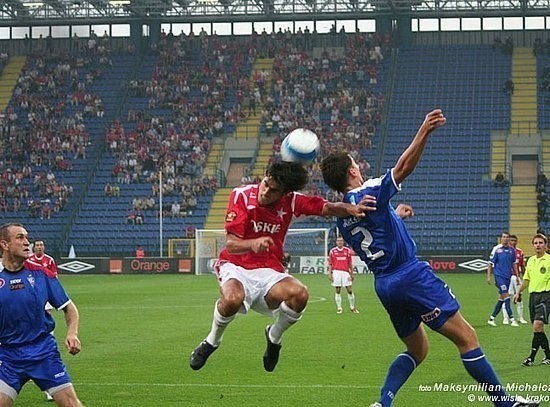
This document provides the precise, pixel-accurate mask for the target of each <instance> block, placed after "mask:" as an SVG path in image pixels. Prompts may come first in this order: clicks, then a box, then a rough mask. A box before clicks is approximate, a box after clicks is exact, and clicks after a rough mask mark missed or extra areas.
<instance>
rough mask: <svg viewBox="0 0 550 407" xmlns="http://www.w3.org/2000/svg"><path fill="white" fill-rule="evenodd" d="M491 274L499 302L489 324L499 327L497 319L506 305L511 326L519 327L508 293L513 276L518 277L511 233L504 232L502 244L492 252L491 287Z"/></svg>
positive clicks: (489, 277) (489, 274)
mask: <svg viewBox="0 0 550 407" xmlns="http://www.w3.org/2000/svg"><path fill="white" fill-rule="evenodd" d="M491 273H494V275H495V285H496V286H497V290H498V301H497V303H496V305H495V308H494V309H493V313H492V314H491V316H490V317H489V320H488V321H487V323H488V324H489V325H491V326H497V324H496V322H495V317H496V316H497V315H498V314H499V312H500V310H501V309H502V305H504V307H505V309H506V312H507V314H508V318H510V326H519V324H518V323H517V321H516V320H515V318H514V314H513V312H512V307H511V306H510V294H509V293H508V289H509V288H510V282H511V280H512V274H515V275H518V269H517V257H516V249H514V248H513V247H512V246H510V233H508V232H502V234H501V235H500V244H497V245H496V246H495V247H493V250H491V255H490V256H489V265H488V266H487V284H489V285H490V284H492V280H491Z"/></svg>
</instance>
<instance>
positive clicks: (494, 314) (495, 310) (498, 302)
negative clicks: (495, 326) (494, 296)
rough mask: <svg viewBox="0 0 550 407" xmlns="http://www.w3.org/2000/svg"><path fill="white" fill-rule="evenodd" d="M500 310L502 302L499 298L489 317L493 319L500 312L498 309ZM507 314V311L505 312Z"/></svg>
mask: <svg viewBox="0 0 550 407" xmlns="http://www.w3.org/2000/svg"><path fill="white" fill-rule="evenodd" d="M501 308H502V300H501V299H500V298H499V300H498V301H497V303H496V305H495V309H494V310H493V313H492V314H491V316H492V317H493V318H494V317H496V316H497V315H498V313H499V312H500V309H501ZM506 311H507V312H508V310H506Z"/></svg>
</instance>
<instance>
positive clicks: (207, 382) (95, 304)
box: [15, 274, 550, 407]
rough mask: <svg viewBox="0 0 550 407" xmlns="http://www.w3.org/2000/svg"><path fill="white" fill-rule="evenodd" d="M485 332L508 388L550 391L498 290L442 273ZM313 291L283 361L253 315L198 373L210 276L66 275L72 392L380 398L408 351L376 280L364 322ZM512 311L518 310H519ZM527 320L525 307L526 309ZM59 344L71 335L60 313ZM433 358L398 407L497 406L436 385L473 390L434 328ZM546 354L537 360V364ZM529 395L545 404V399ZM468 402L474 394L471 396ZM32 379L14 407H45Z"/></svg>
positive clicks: (87, 400)
mask: <svg viewBox="0 0 550 407" xmlns="http://www.w3.org/2000/svg"><path fill="white" fill-rule="evenodd" d="M442 277H443V279H444V280H446V281H447V282H448V283H449V285H450V286H451V287H452V289H453V292H454V293H455V294H456V295H457V297H458V298H459V300H460V302H461V304H462V312H463V314H464V315H465V316H466V318H467V319H468V320H469V321H470V322H471V323H472V325H474V326H475V328H476V329H477V332H478V335H479V337H480V341H481V343H482V346H483V349H484V351H485V353H486V354H487V356H488V357H489V359H490V361H491V363H492V364H493V366H494V367H495V368H496V370H497V372H498V374H499V376H500V379H501V381H502V382H503V383H505V384H506V383H512V384H514V383H516V384H519V385H525V384H530V385H533V384H541V383H542V384H543V385H546V386H550V374H549V373H550V366H541V365H535V366H533V367H531V368H525V367H522V366H521V365H520V362H521V361H522V360H523V358H524V357H526V356H527V354H528V352H529V348H530V344H531V337H532V334H531V328H530V326H529V325H523V326H521V327H519V328H512V327H510V326H502V325H501V324H500V322H501V319H500V320H499V326H498V327H496V328H494V327H490V326H488V325H486V320H487V317H488V315H489V313H490V311H491V310H492V308H493V306H494V303H495V301H496V289H495V288H494V287H493V286H489V285H487V283H486V282H485V276H484V275H481V274H477V275H476V274H458V275H443V276H442ZM298 278H299V279H300V280H302V281H303V282H304V283H305V284H307V285H308V287H309V289H310V303H309V305H308V308H307V310H306V313H305V315H304V317H303V319H302V321H300V322H299V323H298V324H296V325H295V326H294V327H292V328H291V329H290V330H289V331H287V333H286V334H285V337H284V340H283V349H282V353H281V359H280V361H279V365H278V366H277V368H276V369H275V371H274V372H273V373H267V372H265V371H264V370H263V366H262V354H263V352H264V348H265V339H264V327H265V326H266V325H267V324H268V323H270V321H271V319H269V318H266V317H265V316H262V315H259V314H256V313H254V312H251V313H249V314H248V315H247V316H239V317H238V318H237V319H236V320H235V321H234V322H233V323H232V324H231V325H230V326H229V328H228V329H227V331H226V333H225V338H224V342H223V343H222V345H221V346H220V348H219V349H218V350H217V351H216V352H215V353H214V354H213V355H212V356H211V358H210V359H209V361H208V363H207V364H206V365H205V367H204V368H203V369H202V370H200V371H197V372H195V371H193V370H191V369H190V368H189V364H188V360H189V354H190V353H191V351H192V350H193V349H194V347H195V346H196V345H197V344H198V343H199V342H200V341H201V340H202V339H204V337H205V336H206V334H207V333H208V331H209V329H210V324H211V319H212V309H213V304H214V301H215V300H216V298H217V296H218V287H217V282H216V279H215V278H214V277H213V276H187V275H112V276H111V275H106V276H95V275H82V276H61V277H60V279H61V280H62V282H63V284H64V286H65V288H66V290H67V291H68V292H69V295H70V296H71V297H72V298H73V300H74V301H75V303H76V304H77V306H78V308H79V310H80V314H81V325H80V339H81V341H82V344H83V349H82V352H81V353H80V354H79V355H78V356H75V357H73V356H71V355H69V354H68V353H67V352H66V351H65V349H64V347H63V348H62V355H63V358H64V360H65V362H66V364H67V366H68V369H69V372H70V374H71V377H72V379H73V382H74V383H75V387H76V390H77V392H78V394H79V396H80V398H81V399H82V401H83V402H84V404H85V405H86V406H87V407H93V406H101V407H108V406H113V407H125V406H128V407H164V406H208V407H211V406H220V407H222V406H223V407H225V406H239V407H244V406H254V407H256V406H262V407H269V406H273V407H275V406H277V407H280V406H327V407H328V406H331V407H333V406H359V405H363V406H364V405H367V406H368V405H370V403H372V402H373V401H376V400H377V399H378V395H379V389H380V386H381V384H382V383H383V381H384V377H385V375H386V370H387V368H388V366H389V364H390V363H391V362H392V360H393V358H394V357H395V356H396V355H397V354H398V353H399V352H400V351H402V350H403V346H402V344H401V342H400V341H399V340H398V339H397V337H396V336H395V334H394V332H393V329H392V327H391V324H390V322H389V319H388V317H387V315H386V313H385V311H384V310H383V308H382V307H381V305H380V304H379V302H378V299H377V298H376V296H375V294H374V290H373V277H372V276H371V275H361V276H358V277H357V278H356V281H355V284H354V291H355V294H356V298H357V307H358V308H359V310H360V311H361V313H360V314H352V313H350V312H349V311H348V308H347V296H346V295H345V294H343V295H342V297H343V298H342V300H343V303H344V310H345V311H344V313H343V314H341V315H337V314H336V312H335V305H334V300H333V297H334V293H333V288H332V287H331V286H330V284H329V282H328V280H327V278H326V277H325V276H321V275H304V276H302V275H300V276H298ZM514 312H515V310H514ZM525 315H526V316H527V310H526V311H525ZM56 319H57V329H56V336H57V337H58V340H59V341H62V340H63V338H64V334H65V324H64V321H63V314H62V313H56ZM429 337H430V342H431V350H430V354H429V356H428V358H427V360H426V361H425V362H424V363H423V364H422V365H421V366H420V367H419V368H418V369H417V370H416V371H415V372H414V374H413V375H412V377H411V378H410V379H409V381H408V382H407V383H406V384H405V386H404V387H403V388H402V389H401V391H400V392H399V394H398V395H397V397H396V400H395V402H394V406H397V407H411V406H412V407H416V406H420V405H425V406H443V405H452V406H453V407H460V406H476V405H480V406H490V405H492V404H491V403H488V402H482V401H479V400H478V399H477V397H478V396H479V397H483V395H484V394H485V393H483V392H480V391H466V392H464V393H461V392H459V391H457V390H456V389H453V388H450V389H447V391H444V390H443V389H441V388H440V389H436V387H437V386H438V384H440V383H443V384H448V385H463V386H465V385H473V384H474V381H473V379H471V378H470V377H469V376H468V374H467V373H466V371H465V370H464V369H463V367H462V363H461V361H460V358H459V357H458V352H457V351H456V349H455V347H454V345H453V344H451V343H450V342H449V341H447V340H446V339H444V338H442V337H441V336H440V335H438V334H435V333H433V332H431V331H430V332H429ZM540 357H541V356H540V354H539V358H538V359H539V361H540ZM520 393H521V394H523V395H525V394H531V395H537V396H538V395H540V394H541V393H542V395H543V396H548V387H546V391H542V392H540V391H522V392H520ZM470 394H473V396H472V395H470ZM468 396H469V397H470V398H471V397H476V399H475V401H473V402H470V401H469V399H468ZM47 405H51V404H48V403H47V402H46V401H45V400H44V398H43V394H42V393H41V392H40V391H39V390H38V388H37V387H36V386H35V385H34V384H33V383H32V382H31V383H28V384H27V385H26V386H25V387H24V388H23V390H22V392H21V394H20V396H19V398H18V399H17V401H16V403H15V406H47Z"/></svg>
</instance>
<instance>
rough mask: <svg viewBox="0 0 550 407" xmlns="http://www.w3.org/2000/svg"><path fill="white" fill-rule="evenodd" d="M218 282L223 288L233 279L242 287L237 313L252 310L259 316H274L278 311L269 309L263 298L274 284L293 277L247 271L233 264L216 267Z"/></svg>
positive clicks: (261, 271)
mask: <svg viewBox="0 0 550 407" xmlns="http://www.w3.org/2000/svg"><path fill="white" fill-rule="evenodd" d="M216 272H217V274H218V282H219V283H220V286H223V285H224V284H225V283H226V282H227V281H228V280H231V279H235V280H237V281H239V282H240V283H241V284H242V285H243V287H244V301H243V305H242V306H241V309H240V310H239V312H240V313H241V314H246V313H247V312H248V310H249V309H253V310H254V311H256V312H259V313H260V314H264V315H268V316H274V315H275V312H277V311H278V309H269V307H268V306H267V303H266V302H265V296H266V295H267V293H268V292H269V290H270V289H271V287H273V286H274V285H275V284H277V283H278V282H279V281H281V280H284V279H285V278H291V279H295V278H294V277H292V276H290V275H288V274H285V273H280V272H278V271H275V270H273V269H270V268H259V269H253V270H247V269H245V268H242V267H241V266H237V265H235V264H233V263H222V264H221V265H219V266H218V267H216Z"/></svg>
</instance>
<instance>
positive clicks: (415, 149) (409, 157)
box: [393, 109, 447, 184]
mask: <svg viewBox="0 0 550 407" xmlns="http://www.w3.org/2000/svg"><path fill="white" fill-rule="evenodd" d="M446 121H447V119H445V116H444V115H443V112H442V111H441V109H435V110H432V111H431V112H430V113H428V114H427V115H426V118H425V119H424V122H423V123H422V125H421V126H420V128H419V129H418V132H417V133H416V136H414V139H413V141H412V142H411V144H410V145H409V147H407V149H406V150H405V151H404V152H403V154H401V157H399V160H397V164H395V167H394V169H393V179H394V180H395V182H396V183H397V184H400V183H401V182H402V181H403V180H404V179H405V178H407V177H408V176H409V175H410V174H411V173H412V172H413V171H414V169H415V167H416V164H418V161H420V157H422V152H423V151H424V146H425V145H426V142H427V141H428V135H429V134H430V133H431V132H432V131H434V130H435V129H437V128H439V127H441V126H443V125H444V124H445V122H446Z"/></svg>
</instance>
